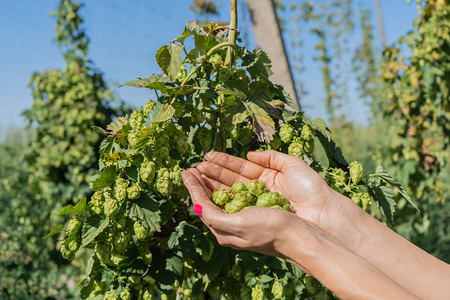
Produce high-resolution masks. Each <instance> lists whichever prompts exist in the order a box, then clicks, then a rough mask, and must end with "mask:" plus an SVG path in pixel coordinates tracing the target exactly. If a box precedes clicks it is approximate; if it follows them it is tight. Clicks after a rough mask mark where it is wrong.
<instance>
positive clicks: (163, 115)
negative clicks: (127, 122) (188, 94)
mask: <svg viewBox="0 0 450 300" xmlns="http://www.w3.org/2000/svg"><path fill="white" fill-rule="evenodd" d="M174 113H175V108H173V107H172V106H171V105H170V104H167V103H165V104H161V103H160V102H158V101H157V102H155V106H154V108H153V110H152V111H151V112H150V113H149V114H148V117H147V121H146V122H145V126H146V127H147V128H151V127H152V123H154V122H156V123H159V122H164V121H167V120H169V119H170V118H172V116H173V114H174Z"/></svg>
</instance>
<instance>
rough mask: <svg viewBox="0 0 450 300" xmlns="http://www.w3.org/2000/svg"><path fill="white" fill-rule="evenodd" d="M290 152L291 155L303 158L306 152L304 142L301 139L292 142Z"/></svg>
mask: <svg viewBox="0 0 450 300" xmlns="http://www.w3.org/2000/svg"><path fill="white" fill-rule="evenodd" d="M288 153H289V155H292V156H296V157H300V158H303V155H304V154H305V150H304V144H303V143H302V142H299V141H294V142H292V143H291V144H290V145H289V149H288Z"/></svg>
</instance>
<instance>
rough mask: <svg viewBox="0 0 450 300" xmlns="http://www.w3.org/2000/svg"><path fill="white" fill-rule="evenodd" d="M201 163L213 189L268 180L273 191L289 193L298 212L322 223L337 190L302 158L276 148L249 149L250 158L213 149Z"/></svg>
mask: <svg viewBox="0 0 450 300" xmlns="http://www.w3.org/2000/svg"><path fill="white" fill-rule="evenodd" d="M205 159H206V162H202V163H200V164H198V165H197V169H198V170H199V171H200V172H202V173H203V178H204V180H205V183H206V185H207V186H208V188H209V189H211V190H218V189H229V188H230V186H231V185H232V184H233V183H234V182H237V181H242V182H244V183H245V182H247V181H249V180H251V179H261V180H264V182H265V183H266V186H267V187H268V188H269V189H270V190H271V191H277V192H279V193H281V194H283V195H285V196H286V197H287V198H288V199H289V201H290V202H291V205H292V206H293V208H294V210H295V213H296V214H297V215H298V216H299V217H301V218H303V219H305V220H309V221H311V222H312V223H314V224H316V225H319V224H320V219H321V217H322V214H323V212H324V210H325V207H326V206H327V202H328V199H329V198H330V197H331V195H332V194H333V192H334V191H333V190H332V189H331V188H330V187H329V186H328V185H327V183H326V182H325V181H324V180H323V179H322V177H320V175H319V174H317V172H315V171H314V170H313V169H311V168H310V167H309V166H308V165H307V164H306V163H305V162H304V161H303V160H302V159H300V158H297V157H293V156H290V155H287V154H283V153H280V152H276V151H273V150H269V151H263V152H249V153H248V159H249V160H248V161H247V160H244V159H242V158H237V157H234V156H231V155H228V154H225V153H221V152H209V153H207V154H206V155H205Z"/></svg>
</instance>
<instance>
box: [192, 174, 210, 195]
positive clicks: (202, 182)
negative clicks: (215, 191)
mask: <svg viewBox="0 0 450 300" xmlns="http://www.w3.org/2000/svg"><path fill="white" fill-rule="evenodd" d="M188 171H189V172H191V173H192V174H193V175H194V176H195V177H197V179H198V181H199V182H200V184H201V186H202V187H203V189H204V190H205V192H206V194H207V195H208V198H211V196H212V191H211V189H210V188H209V187H208V186H207V185H206V184H205V182H204V180H203V178H202V176H201V175H200V172H199V171H198V170H197V169H195V168H190V169H188Z"/></svg>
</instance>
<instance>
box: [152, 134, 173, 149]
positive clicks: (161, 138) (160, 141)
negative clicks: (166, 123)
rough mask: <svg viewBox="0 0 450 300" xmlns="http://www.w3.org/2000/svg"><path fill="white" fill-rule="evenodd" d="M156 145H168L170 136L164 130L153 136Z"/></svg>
mask: <svg viewBox="0 0 450 300" xmlns="http://www.w3.org/2000/svg"><path fill="white" fill-rule="evenodd" d="M155 144H156V145H165V146H166V147H167V146H169V145H170V136H169V134H168V133H167V132H166V130H164V131H161V132H159V133H158V134H156V136H155Z"/></svg>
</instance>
